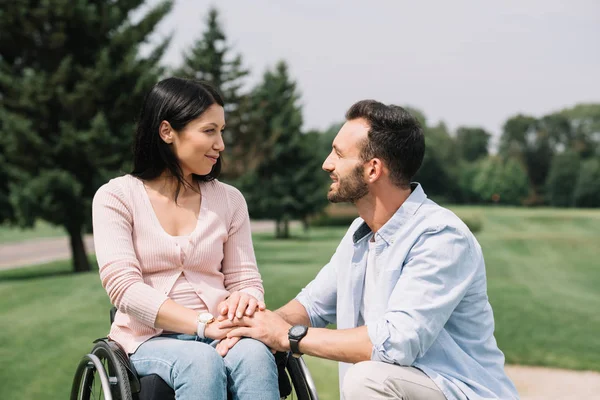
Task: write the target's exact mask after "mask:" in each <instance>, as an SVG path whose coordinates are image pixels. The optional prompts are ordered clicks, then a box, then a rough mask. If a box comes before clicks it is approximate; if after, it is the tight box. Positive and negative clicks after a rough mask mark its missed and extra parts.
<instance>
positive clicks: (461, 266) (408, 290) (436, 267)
mask: <svg viewBox="0 0 600 400" xmlns="http://www.w3.org/2000/svg"><path fill="white" fill-rule="evenodd" d="M481 262H482V261H480V260H479V259H478V258H477V256H476V255H475V252H474V251H473V250H472V247H471V242H470V240H469V238H468V237H467V236H466V235H465V234H463V233H462V232H460V231H459V230H457V229H456V228H453V227H450V226H441V227H437V228H434V229H430V230H428V231H426V232H424V233H423V234H422V235H421V236H420V237H419V239H418V240H417V241H416V243H415V244H414V246H413V247H412V249H411V251H410V252H409V254H408V257H407V258H406V263H405V264H404V266H403V267H402V268H403V269H402V273H401V275H400V278H399V279H398V282H397V283H396V285H395V287H394V289H393V291H392V294H391V296H390V298H389V300H388V303H387V309H386V312H385V314H384V315H383V316H382V317H381V318H379V319H378V320H376V321H373V322H372V323H369V324H367V330H368V334H369V338H370V339H371V342H372V344H373V351H372V354H371V359H372V360H376V361H383V362H386V363H393V364H399V365H406V366H410V365H412V364H413V362H414V361H415V359H416V358H417V357H421V356H423V355H424V354H425V353H426V352H427V350H428V349H429V347H430V346H431V345H432V343H433V342H434V341H435V339H436V338H437V336H438V334H439V333H440V331H441V330H442V329H443V327H444V325H445V324H446V322H447V321H448V319H449V318H450V315H451V314H452V312H453V310H454V309H455V308H456V306H457V305H458V303H459V302H460V301H461V299H462V298H463V297H464V296H465V293H466V291H467V289H468V288H469V286H470V284H471V282H472V281H473V279H474V278H475V276H476V274H477V270H478V268H479V265H480V263H481ZM400 267H401V266H398V268H400Z"/></svg>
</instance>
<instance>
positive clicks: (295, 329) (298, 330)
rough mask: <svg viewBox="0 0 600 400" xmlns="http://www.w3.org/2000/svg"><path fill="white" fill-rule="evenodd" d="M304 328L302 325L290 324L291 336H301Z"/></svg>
mask: <svg viewBox="0 0 600 400" xmlns="http://www.w3.org/2000/svg"><path fill="white" fill-rule="evenodd" d="M305 330H306V327H304V326H302V325H296V326H292V328H291V329H290V335H291V336H302V335H303V334H304V331H305Z"/></svg>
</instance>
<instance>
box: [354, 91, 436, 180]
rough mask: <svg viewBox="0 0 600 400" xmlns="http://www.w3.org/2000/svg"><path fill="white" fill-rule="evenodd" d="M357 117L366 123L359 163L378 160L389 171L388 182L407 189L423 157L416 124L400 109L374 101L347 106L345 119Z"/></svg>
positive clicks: (413, 119)
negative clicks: (367, 126) (367, 124)
mask: <svg viewBox="0 0 600 400" xmlns="http://www.w3.org/2000/svg"><path fill="white" fill-rule="evenodd" d="M358 118H363V119H365V120H366V121H367V122H368V123H369V136H368V138H367V139H366V140H365V142H364V143H363V148H362V149H361V158H362V160H363V161H368V160H370V159H372V158H375V157H377V158H381V159H382V160H383V161H384V162H385V163H386V165H387V167H388V168H389V170H390V180H391V181H392V183H394V184H395V185H396V186H399V187H402V188H406V187H409V186H410V181H411V180H412V178H413V176H415V174H416V173H417V171H418V170H419V168H420V167H421V163H422V162H423V156H424V155H425V137H424V136H423V130H422V129H421V125H420V124H419V121H418V120H417V119H416V118H415V117H414V116H413V115H412V114H410V113H409V112H408V111H406V110H405V109H404V108H402V107H399V106H394V105H389V106H387V105H385V104H382V103H380V102H378V101H375V100H362V101H359V102H358V103H355V104H354V105H353V106H352V107H350V109H349V110H348V112H347V113H346V119H347V120H348V121H351V120H354V119H358Z"/></svg>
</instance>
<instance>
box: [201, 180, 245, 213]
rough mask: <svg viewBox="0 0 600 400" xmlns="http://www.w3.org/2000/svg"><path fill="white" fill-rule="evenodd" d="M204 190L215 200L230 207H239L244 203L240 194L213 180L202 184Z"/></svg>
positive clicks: (233, 188)
mask: <svg viewBox="0 0 600 400" xmlns="http://www.w3.org/2000/svg"><path fill="white" fill-rule="evenodd" d="M203 185H204V187H205V188H207V189H209V190H210V191H211V192H212V193H213V194H214V195H215V197H217V198H222V199H224V200H226V201H227V202H228V203H229V204H230V205H231V206H232V207H236V206H240V205H242V204H245V203H246V200H245V199H244V195H243V194H242V192H241V191H240V190H239V189H238V188H236V187H235V186H232V185H230V184H227V183H224V182H221V181H219V180H217V179H213V180H212V181H210V182H203Z"/></svg>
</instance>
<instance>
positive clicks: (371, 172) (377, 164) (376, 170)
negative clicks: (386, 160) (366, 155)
mask: <svg viewBox="0 0 600 400" xmlns="http://www.w3.org/2000/svg"><path fill="white" fill-rule="evenodd" d="M382 175H383V163H382V162H381V160H380V159H379V158H372V159H371V160H369V162H368V163H367V180H368V182H369V183H374V182H376V181H377V180H378V179H379V178H380V177H381V176H382Z"/></svg>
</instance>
